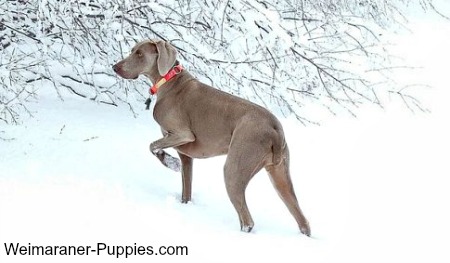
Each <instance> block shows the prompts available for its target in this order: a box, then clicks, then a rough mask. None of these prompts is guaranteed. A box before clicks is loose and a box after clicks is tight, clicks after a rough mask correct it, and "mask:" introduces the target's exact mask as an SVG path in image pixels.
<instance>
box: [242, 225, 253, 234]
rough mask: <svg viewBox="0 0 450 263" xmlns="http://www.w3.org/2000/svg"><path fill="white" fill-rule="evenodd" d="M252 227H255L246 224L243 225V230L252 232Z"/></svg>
mask: <svg viewBox="0 0 450 263" xmlns="http://www.w3.org/2000/svg"><path fill="white" fill-rule="evenodd" d="M252 229H253V226H246V225H244V226H241V231H242V232H245V233H250V232H251V231H252Z"/></svg>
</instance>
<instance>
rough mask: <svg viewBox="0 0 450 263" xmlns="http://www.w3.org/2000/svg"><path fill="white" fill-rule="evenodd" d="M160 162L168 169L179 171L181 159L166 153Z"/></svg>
mask: <svg viewBox="0 0 450 263" xmlns="http://www.w3.org/2000/svg"><path fill="white" fill-rule="evenodd" d="M161 162H162V163H163V164H164V165H165V166H166V167H167V168H169V169H171V170H173V171H175V172H180V171H181V161H180V159H178V158H176V157H173V156H172V155H170V154H168V153H166V154H165V155H164V158H163V160H161Z"/></svg>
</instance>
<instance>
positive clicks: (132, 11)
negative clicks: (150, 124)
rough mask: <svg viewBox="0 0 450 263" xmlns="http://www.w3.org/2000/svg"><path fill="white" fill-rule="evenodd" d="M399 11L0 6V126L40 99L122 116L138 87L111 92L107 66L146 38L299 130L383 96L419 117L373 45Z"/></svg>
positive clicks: (244, 2)
mask: <svg viewBox="0 0 450 263" xmlns="http://www.w3.org/2000/svg"><path fill="white" fill-rule="evenodd" d="M410 2H413V1H410V0H395V1H389V0H355V1H343V0H319V1H316V0H276V1H265V0H219V1H217V0H179V1H175V0H168V1H156V0H136V1H131V0H80V1H69V0H44V1H37V0H34V1H33V0H31V1H27V0H19V1H12V0H0V53H1V58H0V84H1V90H0V121H1V122H5V123H15V122H18V121H19V119H20V115H21V114H23V113H24V112H28V113H30V112H29V111H28V109H27V105H28V101H30V100H31V99H35V98H36V96H37V89H38V88H41V89H44V88H46V89H48V88H49V87H51V88H53V89H54V90H55V91H56V92H57V93H58V94H62V93H63V92H62V91H66V90H68V91H70V92H71V93H73V94H75V95H78V96H82V97H84V98H87V99H90V100H93V101H97V102H100V103H106V104H110V105H116V106H117V105H128V107H129V108H130V109H131V110H132V111H133V112H134V110H133V109H134V108H135V107H136V106H137V105H139V106H141V103H142V101H143V100H145V97H146V96H147V93H146V92H147V89H148V86H149V85H150V84H149V83H148V81H147V80H144V79H140V80H139V81H134V82H133V81H123V80H121V79H119V78H117V77H116V76H115V74H114V73H113V72H112V70H111V65H113V64H114V63H115V62H116V61H117V60H119V59H121V58H122V57H123V56H126V54H127V53H128V52H129V50H130V49H131V47H132V46H133V45H134V44H135V43H136V42H138V41H141V40H143V39H147V38H160V39H163V40H166V41H170V42H171V43H172V45H174V46H175V47H176V48H177V49H178V50H179V59H180V60H181V62H182V63H183V65H184V66H185V68H187V69H188V70H189V71H191V73H193V75H194V76H196V77H198V78H200V79H201V80H203V81H205V82H206V83H209V84H211V85H213V86H215V87H217V88H219V89H222V90H225V91H227V92H230V93H233V94H239V95H240V96H242V97H245V98H247V99H250V100H252V101H254V102H256V103H259V104H262V105H265V106H267V107H269V108H272V109H276V110H279V111H280V112H281V113H283V114H295V116H296V117H297V119H298V120H300V121H301V122H303V123H308V122H313V121H311V120H314V116H310V115H311V114H309V113H306V112H305V111H304V108H305V107H306V105H309V104H314V105H321V106H323V108H324V109H327V110H329V111H330V112H332V113H337V112H340V111H342V110H345V111H347V112H350V113H351V114H354V112H355V110H356V109H357V108H358V107H359V105H361V104H362V103H366V102H368V103H375V104H378V105H380V106H381V104H382V103H381V101H380V99H379V96H380V94H383V93H392V94H396V95H398V96H400V97H401V98H402V99H403V100H404V101H405V103H406V105H407V106H408V107H410V108H411V109H413V108H418V109H422V108H421V106H420V103H419V101H418V100H416V99H415V98H414V97H413V96H411V95H409V94H407V93H405V90H404V89H401V87H397V86H395V85H394V84H393V83H391V82H390V81H389V78H388V74H385V73H386V72H385V71H386V70H388V69H390V68H392V67H393V66H396V65H395V62H393V61H392V60H390V57H389V55H388V53H387V52H386V50H385V49H384V48H383V45H382V44H383V41H382V39H381V38H382V37H381V36H380V35H381V34H382V33H383V32H384V30H386V29H388V28H390V27H391V26H392V25H398V24H404V23H406V18H405V17H403V15H402V11H401V10H402V7H404V6H405V5H408V4H410ZM420 3H421V5H422V7H423V8H424V9H434V6H433V5H432V2H431V0H421V2H420ZM61 97H63V95H61ZM138 103H139V104H138ZM30 114H31V113H30Z"/></svg>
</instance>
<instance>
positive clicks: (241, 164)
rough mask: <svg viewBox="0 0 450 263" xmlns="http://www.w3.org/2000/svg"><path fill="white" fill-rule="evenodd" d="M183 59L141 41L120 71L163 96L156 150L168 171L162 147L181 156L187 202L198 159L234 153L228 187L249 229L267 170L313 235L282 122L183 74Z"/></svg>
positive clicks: (161, 43) (230, 156)
mask: <svg viewBox="0 0 450 263" xmlns="http://www.w3.org/2000/svg"><path fill="white" fill-rule="evenodd" d="M176 56H177V51H176V49H175V48H174V47H173V46H172V45H170V44H169V43H168V42H164V41H161V40H146V41H142V42H140V43H138V44H137V45H136V46H135V47H134V48H133V49H132V50H131V54H130V55H129V56H128V57H127V58H125V59H124V60H122V61H120V62H118V63H117V64H116V65H114V66H113V69H114V71H115V72H116V73H117V74H118V75H119V76H121V77H123V78H125V79H136V78H138V76H139V75H141V74H143V75H145V76H146V77H148V78H149V79H150V80H151V82H152V83H153V84H154V86H153V87H152V93H156V92H157V94H158V96H157V100H156V104H155V107H154V110H153V117H154V119H155V120H156V121H157V122H158V124H159V125H160V127H161V130H162V132H163V138H161V139H159V140H156V141H154V142H153V143H151V144H150V151H151V152H152V153H153V154H154V155H156V156H157V157H158V158H159V159H160V160H161V161H162V162H163V163H164V164H165V165H166V166H171V164H169V162H170V161H169V160H171V158H170V157H171V156H169V155H168V154H167V153H165V152H164V151H163V149H166V148H169V147H173V148H175V149H176V151H177V152H178V154H179V156H180V159H181V168H182V169H181V170H182V181H183V188H182V202H183V203H186V202H189V201H190V200H191V187H192V159H193V158H208V157H212V156H218V155H224V154H227V155H228V156H227V159H226V163H225V167H224V176H225V185H226V189H227V192H228V196H229V198H230V200H231V202H232V203H233V205H234V208H235V209H236V211H237V213H238V215H239V220H240V224H241V230H242V231H245V232H250V231H251V230H252V228H253V225H254V223H253V219H252V217H251V215H250V212H249V210H248V207H247V202H246V201H245V189H246V188H247V185H248V183H249V181H250V179H251V178H252V177H253V176H254V175H255V174H256V173H257V172H258V171H259V170H261V169H262V168H263V167H264V168H265V169H266V170H267V171H268V173H269V175H270V179H271V181H272V183H273V185H274V187H275V189H276V190H277V192H278V194H279V196H280V197H281V199H282V200H283V202H284V203H285V204H286V206H287V208H288V209H289V211H290V212H291V214H292V215H293V216H294V218H295V220H296V221H297V224H298V226H299V228H300V231H301V232H302V233H303V234H305V235H307V236H310V235H311V230H310V228H309V224H308V221H307V220H306V218H305V216H304V215H303V213H302V211H301V209H300V206H299V205H298V201H297V198H296V196H295V193H294V188H293V186H292V182H291V178H290V174H289V151H288V147H287V145H286V141H285V138H284V133H283V128H282V126H281V124H280V122H279V121H278V120H277V119H276V117H275V116H274V115H273V114H271V113H270V112H269V111H267V110H266V109H264V108H262V107H260V106H258V105H256V104H254V103H251V102H249V101H247V100H244V99H241V98H238V97H235V96H233V95H231V94H228V93H225V92H222V91H220V90H217V89H214V88H212V87H210V86H208V85H206V84H204V83H201V82H200V81H198V80H197V79H195V78H194V77H193V76H192V75H191V74H189V73H188V72H187V71H186V70H183V68H182V67H181V65H179V64H178V61H177V59H176ZM160 86H161V88H160V89H158V88H159V87H160ZM172 158H173V157H172ZM176 160H177V161H179V160H178V159H176Z"/></svg>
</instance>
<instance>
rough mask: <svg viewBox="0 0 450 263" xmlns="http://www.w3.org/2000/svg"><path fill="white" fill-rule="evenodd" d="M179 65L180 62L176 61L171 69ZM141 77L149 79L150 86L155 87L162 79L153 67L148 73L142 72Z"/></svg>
mask: <svg viewBox="0 0 450 263" xmlns="http://www.w3.org/2000/svg"><path fill="white" fill-rule="evenodd" d="M179 64H180V62H179V61H178V60H176V61H175V64H173V66H172V67H171V68H173V67H174V66H176V65H179ZM143 75H144V76H146V77H147V78H149V79H150V81H151V82H152V85H155V84H156V83H157V82H158V81H160V80H161V79H162V78H163V77H164V76H161V75H160V74H159V70H158V68H157V67H153V68H152V69H151V70H150V71H149V72H144V73H143Z"/></svg>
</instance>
